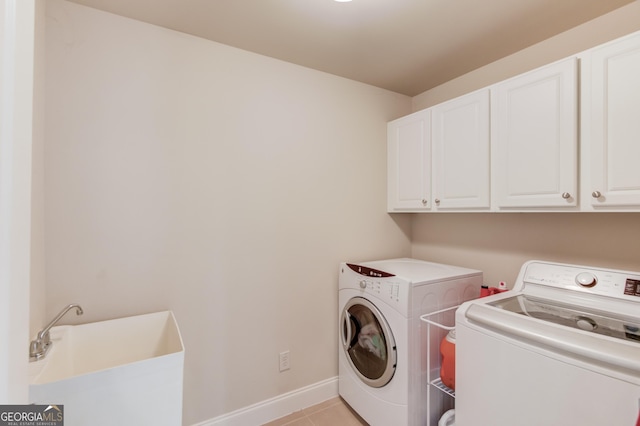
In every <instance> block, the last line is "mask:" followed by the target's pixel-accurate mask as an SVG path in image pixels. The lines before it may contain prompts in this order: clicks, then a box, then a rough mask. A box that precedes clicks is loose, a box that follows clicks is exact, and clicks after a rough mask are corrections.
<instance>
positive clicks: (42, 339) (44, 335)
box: [29, 303, 84, 361]
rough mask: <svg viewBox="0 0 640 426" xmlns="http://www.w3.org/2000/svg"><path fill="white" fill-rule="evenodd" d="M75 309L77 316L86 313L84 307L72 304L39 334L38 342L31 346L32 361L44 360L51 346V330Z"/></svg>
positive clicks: (32, 343) (34, 341)
mask: <svg viewBox="0 0 640 426" xmlns="http://www.w3.org/2000/svg"><path fill="white" fill-rule="evenodd" d="M73 308H75V309H76V315H82V314H83V313H84V311H83V310H82V307H81V306H80V305H78V304H75V303H72V304H70V305H67V306H66V307H65V308H64V309H63V310H61V311H60V313H58V315H56V317H55V318H54V319H53V320H51V322H50V323H49V324H47V326H46V327H45V328H43V329H42V330H40V332H38V335H37V336H36V340H33V341H32V342H31V344H30V345H29V359H30V360H31V361H37V360H39V359H41V358H44V356H45V355H46V354H47V352H48V351H49V348H50V346H51V337H50V335H49V330H51V328H52V327H53V326H54V325H56V323H57V322H58V321H60V320H61V319H62V317H63V316H64V315H65V314H66V313H67V312H69V311H70V310H71V309H73Z"/></svg>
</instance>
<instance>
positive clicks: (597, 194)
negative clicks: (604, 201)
mask: <svg viewBox="0 0 640 426" xmlns="http://www.w3.org/2000/svg"><path fill="white" fill-rule="evenodd" d="M591 196H592V197H593V198H600V197H602V194H601V193H600V191H593V192H592V193H591Z"/></svg>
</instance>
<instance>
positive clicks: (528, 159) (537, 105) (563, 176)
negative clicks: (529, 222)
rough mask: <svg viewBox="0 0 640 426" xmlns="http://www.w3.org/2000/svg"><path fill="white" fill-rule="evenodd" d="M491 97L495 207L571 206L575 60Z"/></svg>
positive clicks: (499, 89)
mask: <svg viewBox="0 0 640 426" xmlns="http://www.w3.org/2000/svg"><path fill="white" fill-rule="evenodd" d="M493 96H494V98H493V101H494V103H495V105H493V106H494V107H495V110H494V111H495V114H493V115H492V124H493V134H492V138H493V145H492V147H493V148H494V154H495V157H494V158H493V160H494V161H493V177H494V186H493V188H494V190H495V195H496V199H495V201H496V205H497V207H498V208H499V209H504V208H520V209H522V208H529V207H531V208H541V207H542V208H544V207H551V208H556V207H571V206H576V205H577V198H578V196H577V180H578V176H577V153H578V151H577V127H578V122H577V103H578V98H577V65H576V59H575V58H572V59H570V60H565V61H562V62H558V63H555V64H552V65H549V66H546V67H544V68H540V69H537V70H534V71H532V72H529V73H527V74H523V75H521V76H518V77H516V78H513V79H510V80H507V81H505V82H504V83H500V84H497V85H496V86H495V89H494V92H493Z"/></svg>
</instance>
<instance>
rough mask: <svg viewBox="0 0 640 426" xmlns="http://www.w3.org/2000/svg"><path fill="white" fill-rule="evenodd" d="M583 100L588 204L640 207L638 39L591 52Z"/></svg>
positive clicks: (629, 39)
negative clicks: (587, 109) (586, 119)
mask: <svg viewBox="0 0 640 426" xmlns="http://www.w3.org/2000/svg"><path fill="white" fill-rule="evenodd" d="M586 95H587V96H586V97H587V98H589V95H590V103H591V108H590V111H591V120H590V125H591V128H590V134H589V143H590V146H589V148H590V157H591V161H590V184H589V186H588V187H587V188H586V190H587V191H588V195H587V196H588V198H589V200H590V202H591V205H592V206H593V207H595V208H597V207H608V206H636V207H637V206H640V35H634V36H632V37H629V38H625V39H623V40H621V41H618V42H615V43H613V44H608V45H605V46H602V47H600V48H597V49H594V50H593V51H592V52H591V85H590V93H588V94H586ZM587 107H588V106H587ZM587 131H589V130H587Z"/></svg>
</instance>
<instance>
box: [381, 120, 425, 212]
mask: <svg viewBox="0 0 640 426" xmlns="http://www.w3.org/2000/svg"><path fill="white" fill-rule="evenodd" d="M387 138H388V142H387V149H388V152H387V155H388V156H387V162H388V163H387V179H388V182H387V210H388V211H389V212H394V211H424V210H429V209H430V208H431V202H430V197H431V194H430V192H431V146H430V111H429V110H423V111H419V112H416V113H414V114H411V115H408V116H406V117H402V118H399V119H398V120H395V121H391V122H390V123H388V125H387Z"/></svg>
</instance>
